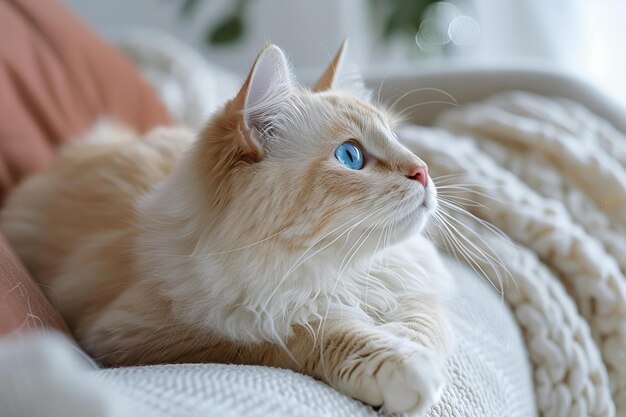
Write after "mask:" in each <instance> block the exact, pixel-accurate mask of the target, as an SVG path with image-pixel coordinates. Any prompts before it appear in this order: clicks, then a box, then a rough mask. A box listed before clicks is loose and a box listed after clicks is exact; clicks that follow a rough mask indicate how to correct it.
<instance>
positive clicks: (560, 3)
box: [64, 0, 626, 102]
mask: <svg viewBox="0 0 626 417" xmlns="http://www.w3.org/2000/svg"><path fill="white" fill-rule="evenodd" d="M64 1H65V3H66V4H68V5H69V6H70V7H71V8H73V9H74V10H75V11H76V12H78V14H80V15H81V16H82V17H83V18H84V19H86V20H87V21H88V22H89V23H90V24H91V25H92V26H94V27H96V28H97V29H99V30H100V31H102V32H103V33H105V34H107V35H115V34H116V33H119V32H120V31H121V30H125V29H128V28H129V27H136V26H144V27H151V28H156V29H159V30H164V31H166V32H169V33H171V34H173V35H175V36H177V37H178V38H180V39H182V40H184V41H186V42H188V43H190V44H192V45H194V46H195V47H196V48H198V49H199V50H201V51H203V52H204V53H206V55H207V56H208V57H209V58H210V59H211V60H212V61H214V62H218V63H220V64H222V65H223V66H225V67H227V68H230V69H232V70H235V71H236V72H238V73H239V74H242V75H243V74H244V73H245V71H246V70H247V68H248V66H249V65H250V63H251V61H252V60H253V59H254V56H255V55H256V54H257V52H258V51H259V50H260V48H261V47H262V45H263V44H264V43H265V42H266V41H267V40H271V41H272V42H274V43H277V44H279V45H280V46H282V47H283V48H284V49H285V51H286V52H287V54H288V55H289V56H290V58H291V61H292V63H293V64H294V66H295V68H296V72H298V71H300V72H302V71H303V69H305V68H308V67H316V68H322V67H324V66H325V65H326V64H327V62H328V59H329V57H330V56H332V54H333V53H334V51H335V50H336V48H337V47H338V46H339V44H340V43H341V41H342V40H343V39H344V38H346V37H349V38H350V55H351V59H352V60H353V61H355V62H356V63H357V64H359V65H360V66H361V67H364V66H368V67H372V66H378V67H379V68H381V67H382V70H387V69H388V68H390V67H391V66H392V65H404V66H408V65H413V66H419V65H421V62H420V61H419V60H418V61H415V56H417V54H408V55H407V54H406V53H405V52H406V50H403V49H402V48H400V53H398V48H397V46H398V44H397V43H396V44H395V45H394V44H392V45H386V44H382V43H380V42H379V41H378V39H379V38H378V35H377V33H376V29H375V26H373V25H372V24H371V23H372V21H374V20H376V19H380V18H379V17H377V16H370V10H369V4H370V1H369V0H257V1H255V2H253V5H252V8H251V10H249V12H250V14H249V16H250V18H249V19H248V23H249V25H250V27H249V33H248V36H247V38H246V41H245V42H243V43H241V44H238V45H237V46H234V47H231V46H229V47H227V48H209V47H207V46H206V44H205V43H204V42H203V40H202V37H203V34H204V28H205V22H206V21H213V22H214V21H215V20H216V19H218V18H219V17H220V16H222V15H223V14H224V13H225V11H226V10H228V7H229V6H231V5H232V3H233V2H232V0H205V1H204V2H203V4H202V6H201V7H200V10H199V11H198V13H197V16H195V17H194V18H193V19H191V20H180V19H179V18H178V16H177V15H178V9H177V7H178V4H180V0H64ZM452 1H464V2H465V3H466V4H473V5H474V10H475V17H476V18H477V19H478V21H479V23H480V26H481V36H480V38H479V41H478V42H477V43H476V44H475V45H473V46H471V47H464V48H453V49H452V50H451V51H448V52H451V54H452V56H456V57H457V58H459V59H461V60H465V61H467V62H469V63H473V64H474V63H483V64H485V65H492V64H494V63H495V64H496V65H501V64H503V63H507V62H508V63H511V62H513V63H523V62H524V61H529V60H530V61H534V62H535V63H537V62H540V63H543V65H545V66H548V67H551V68H552V69H555V70H558V69H562V70H565V71H570V72H573V73H576V74H578V75H581V76H583V77H586V78H588V79H590V80H591V81H592V82H594V83H596V84H597V85H600V86H602V87H603V88H604V89H605V90H606V91H608V92H609V93H611V94H612V95H614V96H615V97H618V98H620V99H621V100H623V101H624V102H626V77H624V76H623V74H624V72H625V71H626V48H625V47H624V43H626V1H624V0H601V1H595V2H592V1H588V0H452ZM403 45H404V49H407V48H409V49H410V48H411V47H413V48H417V46H416V45H413V46H411V44H410V41H409V42H408V43H407V44H403ZM411 55H412V56H413V61H407V60H406V57H407V56H411ZM392 57H393V63H391V61H392ZM437 59H441V57H437ZM435 61H436V59H435ZM444 65H445V63H444ZM304 72H305V73H307V74H311V72H310V71H306V70H305V71H304Z"/></svg>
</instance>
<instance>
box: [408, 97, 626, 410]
mask: <svg viewBox="0 0 626 417" xmlns="http://www.w3.org/2000/svg"><path fill="white" fill-rule="evenodd" d="M438 125H439V126H440V127H441V129H439V130H434V129H430V128H429V129H426V128H418V127H412V128H407V129H406V130H404V131H403V132H402V134H401V135H400V137H401V139H402V140H403V141H404V142H405V143H407V144H408V145H409V146H410V147H411V149H413V150H414V151H415V152H417V153H418V154H419V155H420V157H421V158H423V159H424V160H426V161H428V163H429V166H430V169H431V172H432V173H433V175H434V176H435V177H437V176H449V177H442V178H444V179H443V180H442V181H440V182H441V183H442V184H454V183H459V184H464V186H463V188H462V189H456V190H455V191H454V193H453V195H454V197H452V198H455V199H456V201H457V202H458V203H459V204H460V205H463V204H462V203H464V202H468V201H471V202H473V204H470V205H469V206H468V207H467V209H468V210H469V211H471V212H472V213H473V214H475V215H476V216H477V217H478V218H480V219H483V220H486V221H487V222H489V223H491V224H493V225H495V226H497V227H498V228H500V229H501V230H502V231H503V232H504V233H505V234H506V235H508V237H510V239H512V240H513V241H514V242H515V244H516V246H512V245H507V244H503V242H502V241H501V239H499V238H497V237H496V235H495V234H494V233H493V232H491V231H489V230H488V229H487V228H485V227H484V226H483V225H481V224H480V222H477V221H473V220H472V219H469V218H467V217H465V216H458V215H459V213H458V212H457V211H454V210H452V211H450V212H449V216H450V217H449V219H450V227H451V228H452V227H454V228H456V229H457V230H461V231H463V232H464V234H465V235H466V236H468V238H469V241H466V242H465V244H466V246H468V247H473V245H476V246H479V247H482V248H483V249H486V251H487V253H495V254H497V255H498V256H499V258H500V259H501V260H502V263H503V265H504V267H505V268H506V269H508V273H505V274H508V279H507V281H508V282H505V285H504V296H505V298H506V300H507V301H508V303H509V305H510V306H511V307H512V309H513V311H514V313H515V315H516V317H517V321H518V323H519V325H520V326H521V327H522V328H523V330H524V334H525V339H526V346H527V349H528V352H529V356H530V359H531V361H532V363H533V367H534V382H535V389H536V398H537V405H538V408H539V410H540V411H541V412H542V414H543V415H546V416H611V415H615V414H617V415H620V416H623V415H626V280H625V278H624V275H625V273H626V137H624V135H623V134H620V133H619V132H617V131H616V130H615V129H613V128H612V127H611V126H609V125H608V124H607V123H605V122H604V121H603V120H601V119H599V118H597V117H595V116H594V115H592V114H590V113H589V112H588V111H586V110H585V109H584V108H582V107H581V106H579V105H577V104H575V103H572V102H568V101H565V100H559V99H548V98H545V97H539V96H534V95H529V94H524V93H509V94H504V95H501V96H498V97H494V98H492V99H490V100H487V101H486V102H484V103H478V104H474V105H471V106H464V107H461V108H458V109H455V110H450V111H447V112H444V113H443V114H442V116H441V118H440V120H439V121H438ZM435 182H437V181H435ZM440 188H441V189H442V190H443V193H444V194H445V193H446V191H445V190H446V185H442V186H441V187H440ZM461 222H462V224H464V225H466V227H467V229H465V227H464V226H462V225H461ZM463 229H465V230H463ZM470 230H471V231H470ZM452 231H453V232H454V230H453V229H452ZM435 235H436V234H435ZM438 239H439V240H440V243H441V244H442V245H444V246H446V245H447V244H448V243H449V242H447V241H446V240H445V238H444V237H443V236H441V235H439V236H438ZM447 246H449V247H450V249H451V252H456V251H455V250H454V249H452V248H451V245H447ZM472 250H474V249H472ZM491 251H492V252H491ZM474 259H475V261H476V267H477V268H481V269H482V270H484V271H485V273H486V274H487V275H488V276H490V278H491V280H492V281H494V283H496V284H498V278H499V277H498V276H497V272H498V271H497V270H496V269H494V268H492V264H493V263H494V262H489V259H488V258H487V257H485V256H476V257H474ZM500 272H501V273H502V271H500ZM607 376H608V377H607Z"/></svg>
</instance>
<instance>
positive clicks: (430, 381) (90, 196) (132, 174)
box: [0, 46, 450, 413]
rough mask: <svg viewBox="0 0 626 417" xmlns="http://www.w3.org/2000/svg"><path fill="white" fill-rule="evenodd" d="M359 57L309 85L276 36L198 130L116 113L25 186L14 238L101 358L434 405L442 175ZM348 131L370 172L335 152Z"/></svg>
mask: <svg viewBox="0 0 626 417" xmlns="http://www.w3.org/2000/svg"><path fill="white" fill-rule="evenodd" d="M344 51H345V47H343V46H342V48H341V49H340V51H339V52H338V53H337V55H336V56H335V58H334V59H333V61H332V62H331V65H330V66H329V67H328V69H327V70H326V72H325V73H324V74H323V76H322V77H321V78H320V80H319V81H318V82H317V84H315V85H314V86H313V87H312V88H310V89H306V88H302V87H299V86H297V85H296V83H295V81H294V80H293V77H292V75H291V71H290V68H289V64H288V63H287V61H286V59H285V56H284V54H283V53H282V51H281V50H280V49H279V48H277V47H276V46H267V47H266V48H265V49H264V50H263V51H262V52H261V54H260V55H259V57H258V58H257V60H256V61H255V64H254V66H253V68H252V70H251V72H250V74H249V76H248V78H247V79H246V81H245V83H244V84H243V86H242V88H241V90H240V92H239V93H238V94H237V96H236V97H234V98H233V99H232V100H230V101H228V102H227V103H226V104H225V105H224V107H223V108H222V109H221V110H220V111H218V112H216V113H215V114H214V115H213V116H212V117H211V118H210V120H209V121H208V123H207V125H206V127H205V128H204V130H203V131H202V132H201V133H200V134H199V135H195V134H193V133H192V132H189V131H186V130H183V129H173V128H161V129H157V130H155V131H153V132H152V133H150V134H148V135H147V136H146V137H144V138H139V137H137V136H136V135H134V134H133V133H132V132H128V131H124V130H122V129H120V128H114V129H111V128H107V127H106V126H100V127H99V128H98V129H96V130H95V131H94V132H93V133H92V134H91V136H90V137H88V138H87V139H86V140H84V141H80V142H78V143H76V144H74V145H71V146H69V147H67V148H65V149H63V150H62V152H61V153H60V155H59V157H58V159H57V161H56V162H55V164H54V165H53V166H52V167H51V168H50V169H48V170H47V171H45V172H43V173H40V174H38V175H35V176H33V177H32V178H30V179H29V180H27V181H26V182H24V183H23V184H22V185H21V186H19V187H18V188H17V189H16V190H15V192H14V193H13V194H12V195H11V197H10V198H9V200H8V201H7V204H6V207H5V208H4V210H3V212H2V216H1V223H0V224H1V228H2V231H3V232H4V233H5V235H6V236H7V237H8V238H9V240H10V241H11V243H12V244H13V247H14V248H15V249H16V250H17V252H18V253H19V255H20V256H21V258H22V259H23V260H24V261H25V263H26V264H27V266H28V268H29V269H30V271H31V272H32V274H33V275H34V276H35V277H36V279H37V280H38V281H39V282H40V283H41V284H42V286H43V288H44V290H46V292H47V295H48V297H49V298H50V300H51V301H52V303H53V304H54V305H55V306H56V307H57V308H58V309H59V310H60V311H61V313H62V314H63V316H64V317H65V319H66V320H67V322H68V324H69V325H70V326H71V328H72V330H73V332H74V334H75V336H76V338H77V339H78V341H79V342H80V344H81V345H82V346H83V347H84V349H86V351H87V352H89V353H90V354H91V355H93V357H94V358H96V359H97V360H99V361H100V362H102V363H104V364H107V365H135V364H154V363H165V362H168V363H171V362H201V361H211V362H225V363H241V364H262V365H269V366H278V367H284V368H290V369H293V370H295V371H298V372H303V373H306V374H309V375H312V376H313V377H315V378H319V379H322V380H324V381H326V382H327V383H328V384H330V385H332V386H334V387H335V388H337V389H339V390H340V391H342V392H344V393H346V394H347V395H350V396H353V397H354V398H357V399H360V400H362V401H364V402H366V403H369V404H371V405H373V406H381V405H382V407H383V408H384V409H385V410H386V411H389V412H413V413H423V412H425V410H426V409H427V408H428V407H429V406H430V405H432V404H433V402H435V401H436V400H437V398H438V397H439V395H440V393H441V390H442V387H443V383H444V378H443V371H442V370H443V363H444V361H445V358H446V355H447V352H448V350H449V344H450V341H449V332H448V325H447V323H446V320H445V317H444V311H443V308H442V302H443V300H444V298H445V297H446V294H447V292H448V290H449V288H450V285H449V284H450V279H449V277H448V275H447V272H446V270H445V268H444V267H443V265H442V262H441V260H440V259H439V257H438V254H437V251H436V250H435V248H434V247H433V245H432V244H431V243H430V242H429V241H427V240H426V239H425V238H424V237H422V235H421V234H420V233H419V232H420V230H421V229H422V227H423V226H424V224H425V222H426V221H427V219H428V216H429V214H431V213H432V212H433V211H434V210H435V209H436V190H435V186H434V184H433V183H432V180H430V179H429V178H428V179H427V181H428V182H427V186H426V187H424V186H422V185H421V184H420V182H419V181H415V180H412V179H410V178H407V172H409V171H410V169H411V168H412V167H416V166H423V167H425V164H424V162H422V161H421V160H420V159H419V158H418V157H417V156H416V155H415V154H413V153H412V152H411V151H409V150H408V149H407V148H405V147H404V146H403V145H402V144H400V143H399V142H398V141H397V139H396V137H395V135H394V133H393V118H392V117H391V115H390V114H388V113H387V112H386V111H385V110H383V109H381V108H379V107H377V106H375V105H373V104H371V103H370V102H369V101H368V100H367V98H366V97H364V95H363V94H362V93H361V91H360V90H359V92H357V93H354V92H352V91H350V89H349V87H347V86H346V85H345V84H344V85H342V84H341V82H340V79H339V75H338V73H339V71H338V69H339V67H340V66H341V65H342V61H343V56H344ZM347 140H353V141H355V142H358V143H359V144H360V145H361V146H362V147H363V149H364V153H365V156H366V165H365V167H364V168H363V169H361V170H350V169H348V168H346V167H345V166H342V165H341V164H340V163H339V161H337V159H336V158H335V157H334V150H335V149H336V147H337V146H338V145H339V144H341V143H342V142H344V141H347Z"/></svg>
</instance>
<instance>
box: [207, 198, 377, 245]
mask: <svg viewBox="0 0 626 417" xmlns="http://www.w3.org/2000/svg"><path fill="white" fill-rule="evenodd" d="M377 198H378V196H370V197H366V198H363V199H360V200H356V201H352V202H350V203H347V204H345V205H343V206H340V207H337V208H335V209H333V210H331V211H330V212H328V213H325V214H324V215H323V216H322V217H320V221H324V220H326V218H328V217H330V216H331V215H333V214H335V213H337V212H339V211H341V210H343V209H345V208H346V207H349V206H351V205H354V204H359V203H363V202H365V201H370V200H375V199H377ZM288 228H289V226H287V227H285V228H283V229H281V230H279V231H278V232H276V233H274V234H272V235H270V236H268V237H266V238H263V239H261V240H259V241H257V242H254V243H251V244H249V245H245V246H242V247H239V248H235V249H229V250H225V251H221V252H211V253H208V254H206V255H207V256H211V255H223V254H227V253H231V252H237V251H240V250H244V249H248V248H251V247H253V246H255V245H258V244H260V243H263V242H266V241H268V240H270V239H272V238H274V237H276V236H278V235H280V234H281V233H282V232H284V231H285V230H287V229H288Z"/></svg>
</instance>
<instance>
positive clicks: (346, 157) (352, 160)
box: [335, 142, 365, 169]
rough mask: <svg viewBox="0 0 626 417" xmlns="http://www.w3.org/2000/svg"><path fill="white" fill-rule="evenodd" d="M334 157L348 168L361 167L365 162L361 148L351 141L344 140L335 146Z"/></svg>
mask: <svg viewBox="0 0 626 417" xmlns="http://www.w3.org/2000/svg"><path fill="white" fill-rule="evenodd" d="M335 158H337V160H338V161H339V162H341V163H342V164H343V165H345V166H347V167H348V168H350V169H361V168H363V164H364V163H365V160H364V158H363V152H361V148H359V145H357V144H356V143H353V142H344V143H342V144H341V145H339V146H337V149H336V150H335Z"/></svg>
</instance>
